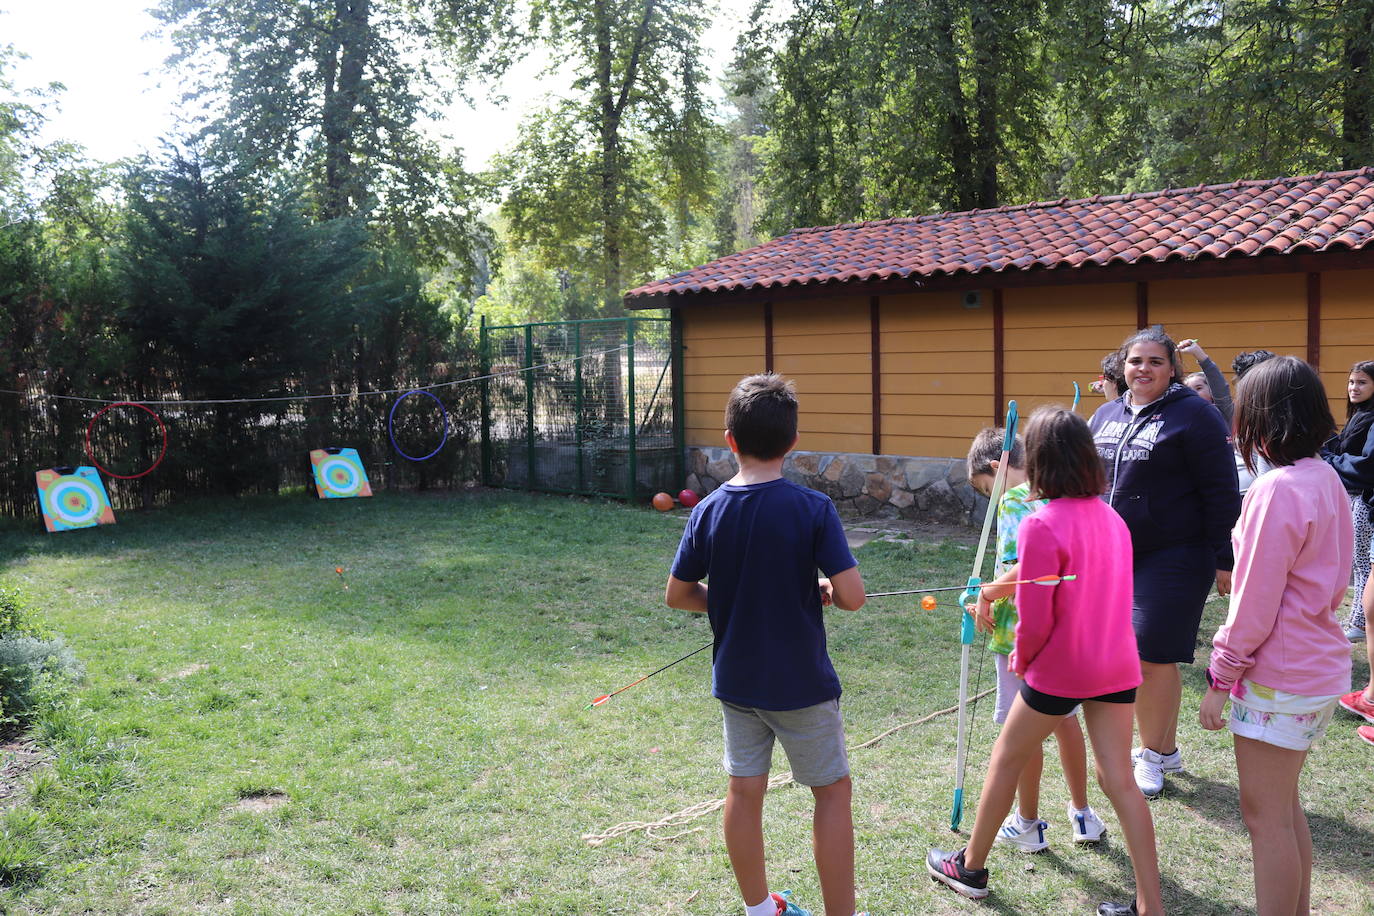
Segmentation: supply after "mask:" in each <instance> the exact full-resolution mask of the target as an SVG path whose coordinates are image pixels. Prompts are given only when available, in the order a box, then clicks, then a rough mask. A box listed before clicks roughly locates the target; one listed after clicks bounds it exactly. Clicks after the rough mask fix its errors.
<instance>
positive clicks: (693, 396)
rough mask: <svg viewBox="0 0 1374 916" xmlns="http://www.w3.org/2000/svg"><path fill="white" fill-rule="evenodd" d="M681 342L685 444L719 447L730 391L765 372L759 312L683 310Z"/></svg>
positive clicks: (754, 307)
mask: <svg viewBox="0 0 1374 916" xmlns="http://www.w3.org/2000/svg"><path fill="white" fill-rule="evenodd" d="M682 342H683V347H684V350H683V357H682V363H683V366H682V371H683V376H684V379H683V383H684V384H683V399H684V402H685V403H684V404H683V425H684V427H685V428H684V430H683V433H684V441H685V442H686V444H687V445H706V446H714V445H720V444H721V441H722V440H721V433H720V431H721V429H722V427H723V426H724V416H725V401H726V399H727V398H729V396H730V391H731V390H732V389H733V388H734V387H735V383H736V382H738V381H739V380H740V379H742V378H743V377H744V376H746V375H752V374H753V373H755V372H762V371H763V368H764V343H763V306H762V305H746V306H739V307H733V308H710V307H707V308H700V309H683V310H682Z"/></svg>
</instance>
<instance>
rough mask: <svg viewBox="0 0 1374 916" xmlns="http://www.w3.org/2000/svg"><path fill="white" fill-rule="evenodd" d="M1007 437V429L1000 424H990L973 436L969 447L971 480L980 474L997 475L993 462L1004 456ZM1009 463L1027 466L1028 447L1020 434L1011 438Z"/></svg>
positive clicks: (1015, 466)
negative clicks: (1022, 442) (1004, 444)
mask: <svg viewBox="0 0 1374 916" xmlns="http://www.w3.org/2000/svg"><path fill="white" fill-rule="evenodd" d="M1006 437H1007V431H1006V430H1005V429H1003V428H1002V427H1000V426H989V427H987V428H986V429H982V430H979V432H978V435H976V436H974V437H973V444H972V445H970V446H969V449H968V465H967V470H968V479H969V480H972V479H973V478H975V477H977V476H978V475H979V474H992V475H993V476H996V471H995V470H994V469H993V467H992V462H994V461H996V460H997V459H999V458H1001V457H1002V440H1003V439H1005V438H1006ZM1007 463H1008V464H1010V465H1011V466H1012V467H1014V468H1023V467H1025V466H1026V449H1025V446H1024V445H1022V444H1021V437H1020V436H1017V437H1016V438H1015V439H1013V440H1011V453H1010V454H1008V455H1007Z"/></svg>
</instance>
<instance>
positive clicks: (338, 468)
mask: <svg viewBox="0 0 1374 916" xmlns="http://www.w3.org/2000/svg"><path fill="white" fill-rule="evenodd" d="M310 466H311V469H312V470H313V471H314V473H315V492H317V493H319V494H320V499H348V498H349V497H352V496H371V495H372V486H371V485H370V484H369V483H368V482H367V471H365V470H363V462H362V459H361V458H359V457H358V450H357V449H355V448H317V449H314V450H312V451H311V452H310Z"/></svg>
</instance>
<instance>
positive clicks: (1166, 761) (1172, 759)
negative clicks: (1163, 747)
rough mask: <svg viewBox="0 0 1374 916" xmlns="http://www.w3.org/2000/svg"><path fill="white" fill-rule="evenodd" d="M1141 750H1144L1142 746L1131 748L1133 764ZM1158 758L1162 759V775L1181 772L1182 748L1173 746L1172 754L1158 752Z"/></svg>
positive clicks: (1138, 757)
mask: <svg viewBox="0 0 1374 916" xmlns="http://www.w3.org/2000/svg"><path fill="white" fill-rule="evenodd" d="M1142 750H1144V748H1139V747H1133V748H1131V763H1132V764H1134V763H1135V762H1136V761H1137V760H1139V759H1140V752H1141V751H1142ZM1159 759H1160V761H1162V763H1163V766H1164V775H1166V776H1169V775H1172V774H1174V773H1182V772H1183V748H1181V747H1180V748H1174V752H1173V753H1172V754H1160V755H1159Z"/></svg>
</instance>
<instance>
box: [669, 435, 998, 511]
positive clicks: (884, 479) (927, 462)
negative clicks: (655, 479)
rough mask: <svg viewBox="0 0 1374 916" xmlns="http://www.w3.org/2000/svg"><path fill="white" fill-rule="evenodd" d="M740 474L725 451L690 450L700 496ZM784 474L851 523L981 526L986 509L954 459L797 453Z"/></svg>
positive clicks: (691, 484)
mask: <svg viewBox="0 0 1374 916" xmlns="http://www.w3.org/2000/svg"><path fill="white" fill-rule="evenodd" d="M736 470H738V468H737V467H736V465H735V456H734V455H732V454H731V453H730V450H729V449H727V448H724V447H719V448H713V447H705V446H689V447H688V448H687V486H688V488H690V489H692V490H695V491H697V492H698V493H701V494H703V495H704V494H706V493H710V492H711V491H712V490H714V489H715V488H716V487H718V486H720V485H721V484H722V483H724V482H725V481H727V480H729V479H730V478H731V477H733V476H734V475H735V472H736ZM782 472H783V475H784V476H785V477H787V479H789V480H792V481H795V482H796V483H799V484H802V485H803V486H807V487H811V488H812V489H813V490H820V491H821V492H822V493H825V494H826V495H827V496H829V497H830V498H831V499H833V500H834V501H835V506H836V508H838V509H839V510H840V514H841V515H844V516H847V517H851V518H852V517H856V516H857V517H861V518H902V519H908V520H911V521H928V522H939V523H941V524H964V525H974V524H975V523H981V522H982V518H983V512H984V511H985V509H986V507H987V504H988V503H987V499H986V498H984V497H983V495H982V494H980V493H978V492H977V491H976V490H974V489H973V487H971V486H969V483H968V480H967V478H965V476H964V462H963V461H962V460H961V459H956V458H912V457H908V456H904V455H850V454H835V453H831V452H793V453H791V454H790V455H788V456H787V460H786V461H785V462H784V463H783V468H782Z"/></svg>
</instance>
